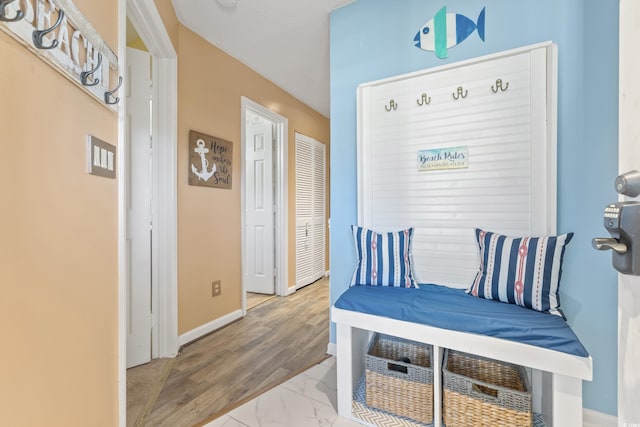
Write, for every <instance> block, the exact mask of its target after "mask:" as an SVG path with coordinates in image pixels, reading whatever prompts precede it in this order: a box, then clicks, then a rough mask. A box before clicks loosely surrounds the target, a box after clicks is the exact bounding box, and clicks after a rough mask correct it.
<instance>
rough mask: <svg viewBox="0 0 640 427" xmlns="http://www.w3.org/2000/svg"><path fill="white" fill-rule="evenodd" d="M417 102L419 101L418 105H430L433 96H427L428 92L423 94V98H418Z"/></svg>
mask: <svg viewBox="0 0 640 427" xmlns="http://www.w3.org/2000/svg"><path fill="white" fill-rule="evenodd" d="M416 102H417V103H418V105H420V106H423V105H429V104H431V97H430V96H427V94H426V93H423V94H422V98H421V99H416Z"/></svg>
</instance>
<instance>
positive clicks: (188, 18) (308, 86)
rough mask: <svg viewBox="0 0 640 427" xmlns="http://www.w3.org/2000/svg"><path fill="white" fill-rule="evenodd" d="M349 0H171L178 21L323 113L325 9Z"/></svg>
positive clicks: (326, 49) (326, 96)
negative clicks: (172, 0)
mask: <svg viewBox="0 0 640 427" xmlns="http://www.w3.org/2000/svg"><path fill="white" fill-rule="evenodd" d="M352 1H354V0H268V1H267V0H174V6H175V8H176V14H177V15H178V19H179V20H180V22H181V23H182V24H183V25H185V26H186V27H188V28H190V29H191V30H192V31H194V32H196V33H197V34H199V35H200V36H201V37H203V38H204V39H206V40H208V41H209V42H210V43H212V44H214V45H215V46H217V47H219V48H220V49H222V50H223V51H225V52H226V53H228V54H229V55H231V56H233V57H234V58H236V59H238V60H239V61H241V62H243V63H244V64H246V65H247V66H249V67H250V68H252V69H253V70H255V71H256V72H258V73H259V74H261V75H262V76H264V77H265V78H267V79H269V80H271V81H272V82H273V83H275V84H276V85H278V86H279V87H281V88H282V89H284V90H285V91H286V92H288V93H290V94H291V95H293V96H294V97H296V98H297V99H299V100H300V101H302V102H303V103H305V104H307V105H308V106H309V107H311V108H313V109H314V110H316V111H317V112H319V113H320V114H322V115H324V116H325V117H329V13H330V12H331V11H332V10H333V9H336V8H338V7H341V6H344V5H346V4H348V3H351V2H352ZM225 5H226V6H225Z"/></svg>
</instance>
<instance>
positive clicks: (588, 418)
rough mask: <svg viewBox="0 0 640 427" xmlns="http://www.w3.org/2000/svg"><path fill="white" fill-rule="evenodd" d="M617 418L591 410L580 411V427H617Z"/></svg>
mask: <svg viewBox="0 0 640 427" xmlns="http://www.w3.org/2000/svg"><path fill="white" fill-rule="evenodd" d="M617 426H618V418H617V417H614V416H613V415H609V414H605V413H603V412H597V411H593V410H591V409H586V408H583V409H582V427H617Z"/></svg>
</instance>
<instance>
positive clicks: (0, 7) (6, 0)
mask: <svg viewBox="0 0 640 427" xmlns="http://www.w3.org/2000/svg"><path fill="white" fill-rule="evenodd" d="M14 1H15V0H3V1H0V21H4V22H17V21H19V20H21V19H22V18H24V12H23V11H21V10H18V11H17V12H16V16H14V17H13V18H9V17H7V15H5V14H4V12H5V8H6V7H7V6H9V5H10V4H11V3H13V2H14Z"/></svg>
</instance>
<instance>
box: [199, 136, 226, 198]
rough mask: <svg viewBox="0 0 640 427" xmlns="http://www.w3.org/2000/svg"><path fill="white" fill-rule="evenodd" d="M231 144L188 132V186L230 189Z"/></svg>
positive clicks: (212, 137)
mask: <svg viewBox="0 0 640 427" xmlns="http://www.w3.org/2000/svg"><path fill="white" fill-rule="evenodd" d="M232 163H233V143H232V142H231V141H226V140H224V139H220V138H216V137H215V136H211V135H206V134H204V133H200V132H196V131H194V130H192V131H189V185H200V186H204V187H214V188H228V189H230V188H231V167H232V165H233V164H232Z"/></svg>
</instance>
